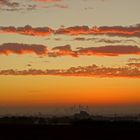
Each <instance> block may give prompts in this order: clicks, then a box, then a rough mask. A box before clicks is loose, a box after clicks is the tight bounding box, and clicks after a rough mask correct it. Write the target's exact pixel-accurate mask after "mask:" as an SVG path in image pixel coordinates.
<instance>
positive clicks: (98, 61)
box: [0, 0, 140, 113]
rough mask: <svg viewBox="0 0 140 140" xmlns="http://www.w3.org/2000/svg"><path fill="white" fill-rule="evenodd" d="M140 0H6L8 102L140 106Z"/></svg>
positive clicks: (0, 46) (0, 95)
mask: <svg viewBox="0 0 140 140" xmlns="http://www.w3.org/2000/svg"><path fill="white" fill-rule="evenodd" d="M126 3H127V4H126ZM139 5H140V1H139V0H133V1H132V0H123V1H122V0H106V1H105V0H104V1H102V0H49V1H48V0H28V1H27V0H22V1H20V2H19V1H18V0H13V1H10V0H1V1H0V13H1V16H0V21H1V23H0V107H6V108H7V109H10V107H11V106H13V107H25V106H26V107H31V108H32V107H35V106H42V107H46V106H54V107H57V106H64V107H65V106H71V105H78V104H82V105H85V106H86V105H90V106H92V105H94V106H108V107H110V108H111V107H112V106H120V109H121V107H124V106H127V107H128V108H127V109H128V110H129V107H130V106H133V105H136V106H137V107H138V106H139V105H140V24H139V23H140V19H139V14H138V13H140V8H139ZM11 17H12V19H11ZM24 109H26V108H24ZM114 111H115V110H114ZM112 112H113V110H112ZM137 113H138V111H137Z"/></svg>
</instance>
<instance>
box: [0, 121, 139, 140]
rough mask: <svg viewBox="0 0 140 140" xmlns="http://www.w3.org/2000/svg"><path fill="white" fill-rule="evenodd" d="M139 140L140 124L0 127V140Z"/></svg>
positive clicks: (101, 123) (109, 123)
mask: <svg viewBox="0 0 140 140" xmlns="http://www.w3.org/2000/svg"><path fill="white" fill-rule="evenodd" d="M6 139H8V140H11V139H14V140H20V139H24V140H31V139H38V140H54V139H57V140H59V139H60V140H83V139H84V140H98V139H101V140H106V139H107V140H108V139H111V140H128V139H131V140H140V123H135V122H104V121H102V122H100V121H99V122H92V123H91V124H88V123H80V124H79V123H76V124H70V125H40V124H39V125H23V124H22V125H19V124H18V125H13V124H12V125H8V124H7V125H0V140H6Z"/></svg>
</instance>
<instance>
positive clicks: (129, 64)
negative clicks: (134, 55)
mask: <svg viewBox="0 0 140 140" xmlns="http://www.w3.org/2000/svg"><path fill="white" fill-rule="evenodd" d="M127 65H128V66H131V67H136V68H140V63H128V64H127Z"/></svg>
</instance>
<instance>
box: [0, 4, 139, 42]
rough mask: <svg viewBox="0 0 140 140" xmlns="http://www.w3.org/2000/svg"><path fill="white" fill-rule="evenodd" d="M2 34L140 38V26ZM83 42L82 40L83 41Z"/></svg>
mask: <svg viewBox="0 0 140 140" xmlns="http://www.w3.org/2000/svg"><path fill="white" fill-rule="evenodd" d="M55 6H56V7H59V8H66V7H65V6H61V5H55ZM0 32H1V33H4V32H5V33H17V34H24V35H36V36H48V35H51V34H54V35H60V34H61V35H107V36H119V37H138V38H140V24H137V25H135V26H128V27H125V26H101V27H95V26H94V27H92V28H89V27H88V26H73V27H68V28H65V27H61V28H59V29H51V28H49V27H32V26H30V25H26V26H24V27H13V26H12V27H3V26H1V27H0ZM81 40H82V39H81Z"/></svg>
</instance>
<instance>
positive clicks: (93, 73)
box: [0, 64, 140, 78]
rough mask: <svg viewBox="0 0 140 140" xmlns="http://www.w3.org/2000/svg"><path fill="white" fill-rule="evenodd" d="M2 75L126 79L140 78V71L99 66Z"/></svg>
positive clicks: (32, 70)
mask: <svg viewBox="0 0 140 140" xmlns="http://www.w3.org/2000/svg"><path fill="white" fill-rule="evenodd" d="M0 75H44V76H45V75H46V76H47V75H52V76H53V75H54V76H82V77H109V78H113V77H126V78H140V69H139V68H131V67H130V66H128V67H127V66H126V67H118V68H113V67H104V66H102V67H100V66H97V65H94V64H93V65H91V66H84V67H81V66H79V67H71V68H69V69H50V70H49V69H47V70H36V69H29V70H20V71H19V70H13V69H9V70H0Z"/></svg>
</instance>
